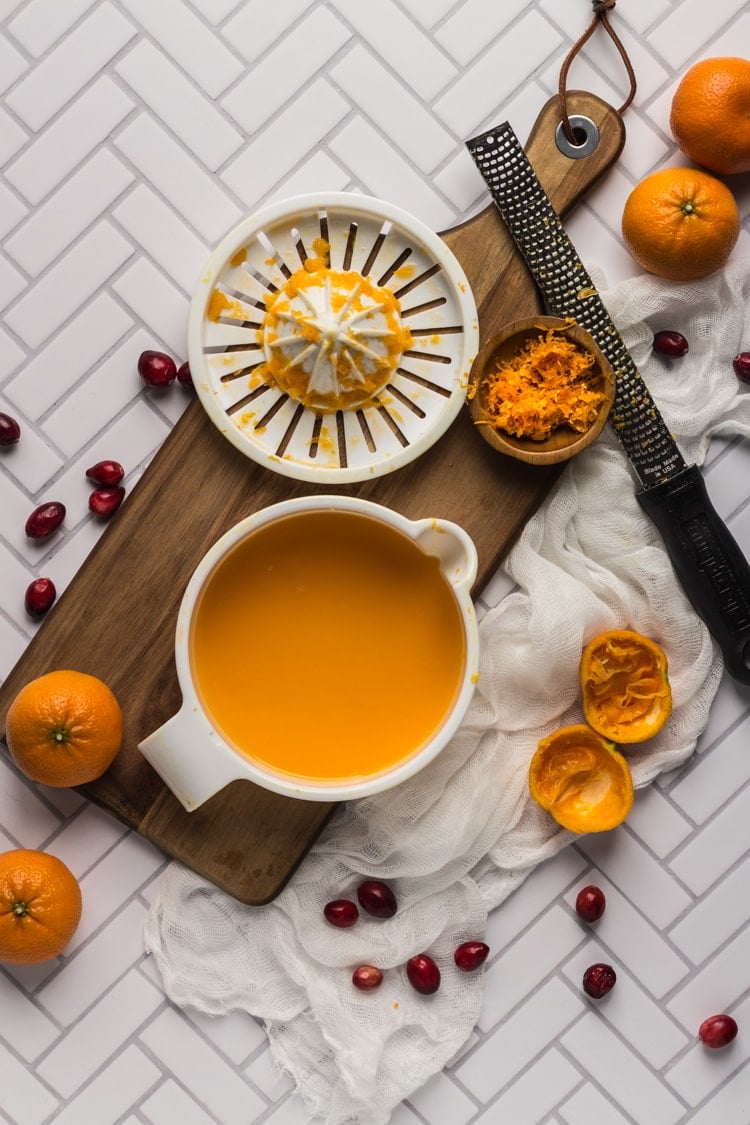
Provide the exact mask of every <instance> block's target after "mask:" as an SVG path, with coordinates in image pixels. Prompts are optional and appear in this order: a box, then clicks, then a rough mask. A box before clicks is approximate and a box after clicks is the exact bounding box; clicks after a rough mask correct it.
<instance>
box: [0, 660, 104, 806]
mask: <svg viewBox="0 0 750 1125" xmlns="http://www.w3.org/2000/svg"><path fill="white" fill-rule="evenodd" d="M122 727H123V719H122V711H121V709H120V705H119V703H118V702H117V699H116V698H115V696H114V694H113V693H112V691H111V689H110V688H109V687H108V686H107V685H106V684H105V683H104V682H103V680H100V679H98V678H97V677H96V676H90V675H89V674H88V673H86V672H77V671H74V670H72V669H69V668H64V669H59V670H57V671H54V672H47V673H46V674H45V675H43V676H39V677H38V678H37V679H35V680H31V681H30V682H29V683H28V684H26V685H25V686H24V687H22V688H21V690H20V691H19V692H18V694H17V695H16V697H15V699H14V700H13V701H12V703H11V705H10V707H9V708H8V715H7V720H6V730H5V737H6V740H7V743H8V749H9V750H10V753H11V757H12V758H13V761H14V762H15V763H16V765H17V766H18V768H19V769H20V770H21V772H22V773H24V774H25V775H26V776H27V777H30V778H31V779H32V780H33V781H39V782H42V784H44V785H53V786H58V787H62V786H73V785H83V784H85V783H86V782H87V781H93V780H94V778H96V777H99V776H100V775H101V774H103V773H104V771H105V770H106V769H107V767H108V766H109V765H111V763H112V761H113V760H114V758H115V756H116V754H117V752H118V750H119V749H120V746H121V744H122Z"/></svg>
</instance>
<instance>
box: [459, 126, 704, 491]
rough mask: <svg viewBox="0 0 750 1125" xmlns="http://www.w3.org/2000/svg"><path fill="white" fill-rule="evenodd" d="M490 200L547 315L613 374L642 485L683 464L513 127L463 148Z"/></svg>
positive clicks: (621, 430)
mask: <svg viewBox="0 0 750 1125" xmlns="http://www.w3.org/2000/svg"><path fill="white" fill-rule="evenodd" d="M467 147H468V149H469V152H470V153H471V155H472V157H473V159H474V162H475V163H476V165H477V167H478V168H479V171H480V172H481V174H482V177H483V178H484V180H485V183H486V184H487V186H488V187H489V189H490V192H491V194H492V198H493V200H494V202H495V204H496V206H497V208H498V210H499V211H500V214H501V215H502V217H503V219H504V220H505V223H506V225H507V227H508V229H509V230H510V233H511V234H512V236H513V239H514V241H515V243H516V245H517V246H518V248H519V250H520V251H521V254H522V255H523V257H524V259H525V260H526V263H527V264H528V266H529V269H530V270H531V273H532V275H533V276H534V280H535V281H536V283H537V285H538V286H539V288H540V290H541V292H542V294H543V296H544V299H545V303H546V305H547V307H548V309H549V312H550V313H551V314H552V315H553V316H562V317H572V318H573V319H574V320H575V321H577V323H578V324H580V325H581V327H582V328H585V329H586V330H587V331H588V332H590V333H591V335H592V336H593V337H594V339H595V340H596V342H597V344H598V345H599V347H600V348H601V350H602V351H603V352H604V355H605V356H606V357H607V359H608V360H609V362H610V363H611V364H612V367H613V369H614V372H615V376H616V391H615V401H614V405H613V407H612V411H611V413H610V422H611V424H612V427H613V429H614V430H615V433H616V434H617V436H618V438H619V439H620V441H621V442H622V445H623V446H624V448H625V452H626V453H627V455H628V457H629V459H630V461H631V463H632V464H633V467H634V468H635V470H636V472H637V473H638V476H639V477H640V479H641V481H642V483H643V484H644V486H645V487H649V486H651V485H654V484H658V483H659V482H660V481H663V480H668V479H669V478H670V477H672V476H673V475H674V474H675V473H677V472H679V470H680V469H684V468H685V461H684V460H683V457H682V454H681V453H680V451H679V449H678V448H677V445H676V444H675V441H674V439H673V437H672V435H671V434H670V432H669V430H668V429H667V426H666V424H665V422H664V419H663V418H662V416H661V414H660V413H659V411H658V408H657V406H656V403H655V402H654V400H653V398H652V397H651V393H650V391H649V390H648V387H647V386H646V384H645V382H644V380H643V377H642V376H641V374H640V372H639V371H638V368H637V367H636V365H635V362H634V361H633V358H632V356H631V355H630V353H629V352H628V350H627V348H626V347H625V344H624V342H623V340H622V337H621V336H620V334H619V332H618V331H617V329H616V328H615V326H614V324H613V323H612V320H611V317H610V315H609V313H608V311H607V309H606V307H605V305H604V303H603V302H602V299H601V297H600V296H599V293H598V292H597V290H596V287H595V286H594V283H593V281H592V280H591V277H590V276H589V274H588V272H587V271H586V269H585V267H584V265H583V264H582V262H581V260H580V258H579V257H578V254H577V253H576V251H575V248H574V246H573V244H572V242H571V241H570V239H569V237H568V235H567V233H566V231H565V229H564V227H563V225H562V223H561V222H560V219H559V217H558V215H557V213H556V212H555V210H554V208H553V207H552V204H551V203H550V201H549V198H548V196H547V193H546V192H545V191H544V188H543V187H542V185H541V184H540V183H539V180H538V178H537V176H536V173H535V172H534V170H533V168H532V166H531V164H530V163H529V160H528V157H527V156H526V153H525V152H524V151H523V149H522V147H521V145H520V143H519V141H518V138H517V137H516V135H515V133H514V132H513V129H512V128H511V126H510V125H509V124H508V123H507V122H505V123H504V124H502V125H498V126H497V128H495V129H490V130H488V131H487V132H486V133H483V134H481V135H479V136H477V137H474V138H473V139H472V140H470V141H468V142H467Z"/></svg>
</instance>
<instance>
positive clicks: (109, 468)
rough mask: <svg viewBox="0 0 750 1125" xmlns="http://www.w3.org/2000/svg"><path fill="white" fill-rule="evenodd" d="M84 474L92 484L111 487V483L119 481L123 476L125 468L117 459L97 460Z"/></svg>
mask: <svg viewBox="0 0 750 1125" xmlns="http://www.w3.org/2000/svg"><path fill="white" fill-rule="evenodd" d="M86 476H87V477H88V478H89V480H91V481H93V482H94V484H103V485H107V487H111V486H112V485H113V484H119V483H120V481H121V480H122V478H123V477H124V476H125V470H124V469H123V467H122V465H121V464H120V462H119V461H97V462H96V464H95V465H92V466H91V468H90V469H87V470H86Z"/></svg>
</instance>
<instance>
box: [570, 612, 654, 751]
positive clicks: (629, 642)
mask: <svg viewBox="0 0 750 1125" xmlns="http://www.w3.org/2000/svg"><path fill="white" fill-rule="evenodd" d="M580 681H581V692H582V700H583V713H584V717H585V719H586V722H587V723H588V724H589V726H591V727H593V729H594V730H595V731H597V732H598V733H599V734H601V735H603V736H604V737H605V738H611V739H612V740H613V741H614V742H620V743H632V742H643V741H645V739H647V738H651V737H652V735H655V734H656V733H657V732H658V731H660V730H661V729H662V727H663V726H664V724H665V723H666V721H667V719H668V718H669V716H670V715H671V714H672V689H671V687H670V685H669V678H668V667H667V657H666V654H665V652H664V650H663V649H662V648H661V647H660V646H659V645H658V644H657V643H656V642H655V641H652V640H651V639H650V638H649V637H644V636H643V635H642V634H641V633H636V632H634V631H632V630H630V629H611V630H608V631H607V632H604V633H600V634H599V636H598V637H594V638H593V640H591V641H589V643H588V644H587V645H586V647H585V648H584V650H583V653H582V656H581V664H580Z"/></svg>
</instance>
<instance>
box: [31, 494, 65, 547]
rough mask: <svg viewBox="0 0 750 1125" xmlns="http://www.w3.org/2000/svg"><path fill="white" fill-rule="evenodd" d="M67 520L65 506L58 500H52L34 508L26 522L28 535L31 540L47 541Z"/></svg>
mask: <svg viewBox="0 0 750 1125" xmlns="http://www.w3.org/2000/svg"><path fill="white" fill-rule="evenodd" d="M64 519H65V505H64V504H60V503H58V501H57V500H50V501H48V503H46V504H40V505H39V507H38V508H34V511H33V512H32V513H31V515H30V516H29V518H28V519H27V520H26V535H27V536H28V538H29V539H46V538H47V536H48V535H51V534H52V532H53V531H57V529H58V527H59V526H60V524H61V523H62V521H63V520H64Z"/></svg>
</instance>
